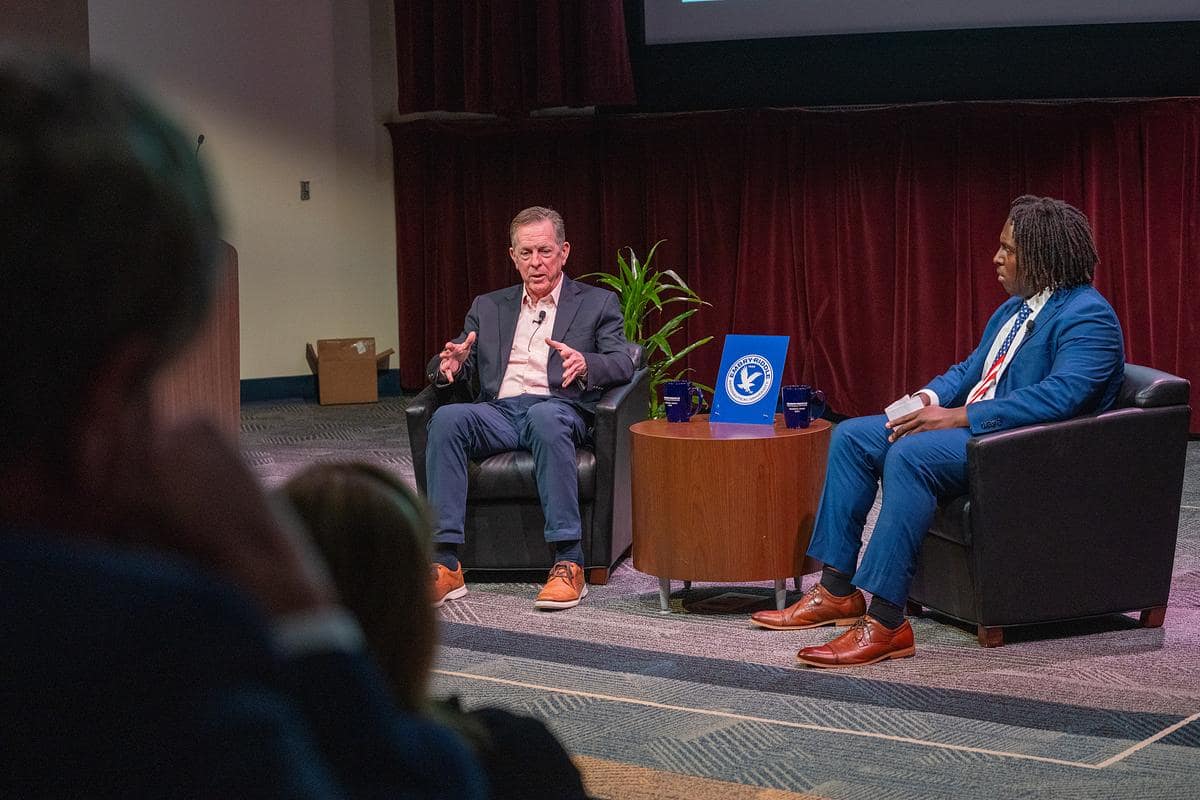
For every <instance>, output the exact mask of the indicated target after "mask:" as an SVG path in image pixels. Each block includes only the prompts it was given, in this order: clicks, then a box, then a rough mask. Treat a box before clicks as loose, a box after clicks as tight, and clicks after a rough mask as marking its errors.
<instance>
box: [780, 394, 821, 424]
mask: <svg viewBox="0 0 1200 800" xmlns="http://www.w3.org/2000/svg"><path fill="white" fill-rule="evenodd" d="M824 413H825V393H824V392H822V391H821V390H820V389H814V388H813V387H811V386H809V385H807V384H801V385H799V386H785V387H783V421H784V423H785V424H786V425H787V426H788V427H789V428H807V427H808V426H809V425H810V424H812V421H813V420H814V419H817V418H819V417H820V416H821V415H822V414H824Z"/></svg>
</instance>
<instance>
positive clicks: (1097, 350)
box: [925, 285, 1125, 434]
mask: <svg viewBox="0 0 1200 800" xmlns="http://www.w3.org/2000/svg"><path fill="white" fill-rule="evenodd" d="M1022 302H1024V301H1023V300H1022V299H1021V298H1019V297H1010V298H1009V299H1008V300H1007V301H1005V302H1004V303H1003V304H1002V305H1001V306H1000V307H999V308H998V309H996V313H994V314H992V318H991V319H990V320H989V321H988V324H987V327H986V328H984V330H983V339H982V340H981V341H980V343H979V346H978V347H976V348H975V352H973V353H971V355H970V356H968V357H967V358H966V360H964V361H961V362H959V363H958V364H955V365H954V366H953V367H951V368H950V369H948V370H947V371H946V372H945V373H943V374H942V375H939V376H938V377H936V378H934V379H933V380H932V381H930V382H929V384H928V385H927V386H926V387H925V388H927V389H931V390H933V391H934V392H936V393H937V395H938V398H939V400H940V402H941V404H942V405H944V406H948V407H954V406H961V405H963V404H964V403H965V402H966V401H967V394H968V393H969V392H970V391H971V388H972V387H973V386H974V385H975V384H976V383H978V382H979V379H980V377H981V376H982V375H983V367H984V361H985V360H986V359H987V356H988V351H989V350H990V349H991V347H992V343H993V342H994V341H995V339H996V336H997V335H998V333H999V332H1000V329H1001V327H1002V326H1004V325H1006V324H1008V321H1009V319H1010V318H1011V317H1012V315H1013V314H1015V313H1016V312H1017V309H1018V308H1020V306H1021V303H1022ZM1009 359H1010V361H1009V364H1008V367H1007V368H1006V369H1005V370H1004V374H1003V375H1001V376H1000V382H999V383H998V384H997V386H996V393H995V398H994V399H992V400H980V401H977V402H975V403H972V404H970V405H969V406H967V420H968V421H969V422H970V428H971V432H972V433H975V434H980V433H992V432H994V431H1002V430H1006V429H1008V428H1016V427H1019V426H1022V425H1032V424H1033V423H1036V422H1053V421H1056V420H1063V419H1068V418H1070V417H1074V416H1078V415H1080V414H1088V413H1092V412H1096V411H1104V410H1105V409H1107V408H1109V407H1111V406H1112V404H1113V400H1114V399H1115V398H1116V396H1117V392H1118V391H1119V390H1120V388H1121V381H1122V379H1123V377H1124V369H1123V368H1124V363H1125V344H1124V339H1123V337H1122V335H1121V325H1120V323H1119V322H1118V321H1117V315H1116V313H1114V312H1113V309H1112V306H1111V305H1109V304H1108V301H1107V300H1105V299H1104V297H1103V296H1102V295H1101V294H1100V293H1099V292H1097V291H1096V290H1095V289H1094V288H1092V287H1091V286H1090V285H1084V286H1076V287H1074V288H1071V289H1058V290H1056V291H1055V292H1054V293H1053V294H1052V295H1051V296H1050V299H1049V300H1047V301H1046V305H1045V306H1044V307H1043V308H1042V310H1041V311H1040V312H1039V313H1038V315H1037V319H1036V320H1035V322H1034V329H1033V332H1032V333H1030V334H1027V335H1026V336H1025V338H1024V339H1023V340H1022V341H1021V344H1020V346H1019V347H1017V348H1016V349H1015V350H1014V351H1012V352H1010V353H1009Z"/></svg>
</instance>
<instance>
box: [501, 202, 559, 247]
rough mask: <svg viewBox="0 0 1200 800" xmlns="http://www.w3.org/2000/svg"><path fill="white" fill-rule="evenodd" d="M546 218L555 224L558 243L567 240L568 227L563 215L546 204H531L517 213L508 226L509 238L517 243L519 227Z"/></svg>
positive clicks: (555, 236) (555, 237)
mask: <svg viewBox="0 0 1200 800" xmlns="http://www.w3.org/2000/svg"><path fill="white" fill-rule="evenodd" d="M544 220H550V223H551V224H552V225H554V239H555V241H556V242H557V243H558V244H562V243H563V242H565V241H566V240H567V227H566V226H565V225H563V218H562V215H561V214H559V213H558V212H557V211H555V210H554V209H553V208H546V207H545V206H530V207H529V208H527V209H525V210H524V211H520V212H518V213H517V215H516V216H515V217H513V221H512V222H511V223H509V226H508V240H509V241H510V242H512V243H513V244H516V239H517V228H523V227H525V226H526V225H532V224H534V223H537V222H542V221H544Z"/></svg>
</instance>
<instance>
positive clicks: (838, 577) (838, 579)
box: [821, 564, 854, 597]
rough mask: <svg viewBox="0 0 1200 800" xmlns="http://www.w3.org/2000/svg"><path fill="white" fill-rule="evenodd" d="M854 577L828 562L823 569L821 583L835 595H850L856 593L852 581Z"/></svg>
mask: <svg viewBox="0 0 1200 800" xmlns="http://www.w3.org/2000/svg"><path fill="white" fill-rule="evenodd" d="M853 577H854V576H853V575H847V574H846V573H844V572H838V571H837V570H836V569H834V568H833V567H831V566H829V565H828V564H826V565H825V567H824V568H823V569H822V570H821V585H822V586H824V587H825V591H827V592H829V593H830V594H831V595H833V596H834V597H849V596H850V595H852V594H854V584H852V583H851V582H850V579H851V578H853Z"/></svg>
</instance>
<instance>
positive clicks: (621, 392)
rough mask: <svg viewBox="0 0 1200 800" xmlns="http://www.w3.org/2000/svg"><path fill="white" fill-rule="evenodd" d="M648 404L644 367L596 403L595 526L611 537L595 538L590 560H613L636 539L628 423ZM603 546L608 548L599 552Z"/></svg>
mask: <svg viewBox="0 0 1200 800" xmlns="http://www.w3.org/2000/svg"><path fill="white" fill-rule="evenodd" d="M649 407H650V370H648V369H646V368H644V367H642V368H639V369H638V370H636V371H635V372H634V373H633V377H632V378H631V379H630V381H629V383H627V384H624V385H623V386H614V387H613V388H611V389H609V390H608V391H606V392H605V393H604V394H603V395H602V396H601V397H600V400H599V402H598V403H597V404H596V416H595V419H594V421H593V429H592V443H593V444H592V447H593V452H594V453H595V454H596V486H595V503H594V504H593V510H594V511H593V513H594V514H595V515H596V519H595V524H594V526H593V527H594V528H595V529H597V530H611V531H612V537H611V540H610V541H608V542H602V541H599V537H596V538H594V539H593V541H592V543H591V547H592V549H593V552H592V553H590V554H589V556H590V558H589V561H590V562H591V563H596V564H598V563H604V564H610V563H612V562H613V561H615V560H616V558H617V557H618V556H620V554H621V553H623V552H625V550H626V549H627V548H628V547H629V545H630V544H632V543H633V510H632V509H633V507H632V504H631V503H632V501H631V486H630V478H629V472H630V470H629V464H630V460H629V438H630V437H629V426H630V425H632V424H633V423H635V422H639V421H641V420H643V419H645V418H646V414H647V412H648V410H649ZM608 476H611V480H610V479H609V478H608ZM609 515H611V516H609ZM606 516H607V519H606V518H605V517H606ZM601 548H603V549H604V550H606V551H607V552H600V549H601Z"/></svg>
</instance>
